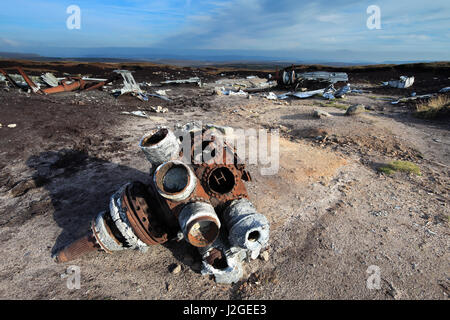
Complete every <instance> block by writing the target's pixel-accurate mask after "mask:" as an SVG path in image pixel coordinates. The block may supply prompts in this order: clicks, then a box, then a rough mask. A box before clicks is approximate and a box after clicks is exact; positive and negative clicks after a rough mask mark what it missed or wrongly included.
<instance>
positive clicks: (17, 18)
mask: <svg viewBox="0 0 450 320" xmlns="http://www.w3.org/2000/svg"><path fill="white" fill-rule="evenodd" d="M1 2H2V3H1V6H0V7H1V11H0V51H11V52H33V53H38V54H41V55H62V56H64V55H70V52H74V53H76V54H78V55H81V54H83V52H86V54H91V55H92V54H94V55H95V54H99V55H102V54H103V55H104V54H107V53H108V50H105V49H103V50H102V49H101V48H111V47H122V48H130V49H129V50H130V52H133V49H132V48H159V49H161V50H166V51H167V52H170V53H172V54H175V55H179V56H180V57H183V56H184V55H187V54H186V53H187V52H191V53H192V52H202V50H204V51H205V52H209V53H208V54H210V52H211V50H213V51H214V53H215V54H219V53H221V52H222V53H228V54H231V53H232V54H233V55H242V56H245V55H251V56H255V55H260V56H271V57H294V56H298V57H299V58H302V57H304V58H314V57H320V58H322V57H323V59H326V58H327V57H329V59H330V60H333V59H335V60H336V59H337V60H358V59H359V60H363V61H380V62H381V61H384V60H389V59H393V60H450V59H449V58H450V53H449V52H450V1H449V0H433V1H423V0H409V1H392V0H390V1H388V0H379V1H353V0H346V1H344V0H334V1H325V0H319V1H302V0H284V1H283V0H282V1H273V0H223V1H221V0H212V1H203V0H198V1H196V0H156V1H153V0H147V1H143V0H129V1H124V0H110V1H106V0H101V1H95V2H94V1H85V0H71V1H65V0H45V1H31V0H29V1H25V0H14V1H5V0H1ZM69 5H78V6H79V7H80V9H81V29H80V30H69V29H67V27H66V20H67V18H68V17H69V14H67V13H66V9H67V7H68V6H69ZM369 5H377V6H379V8H380V10H381V29H380V30H369V29H368V28H367V26H366V21H367V18H368V17H369V14H367V12H366V9H367V7H368V6H369ZM73 49H77V50H73ZM71 50H72V51H71ZM206 50H209V51H206ZM111 52H113V51H111Z"/></svg>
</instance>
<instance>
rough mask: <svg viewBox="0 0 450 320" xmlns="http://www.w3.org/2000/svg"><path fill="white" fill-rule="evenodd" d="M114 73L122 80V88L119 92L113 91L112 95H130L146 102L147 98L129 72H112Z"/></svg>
mask: <svg viewBox="0 0 450 320" xmlns="http://www.w3.org/2000/svg"><path fill="white" fill-rule="evenodd" d="M114 72H115V73H117V74H120V75H121V76H122V78H123V87H122V89H120V90H115V91H113V94H114V95H117V96H121V95H124V94H132V95H134V96H135V97H137V98H138V99H140V100H143V101H147V100H148V98H147V96H146V95H145V93H144V92H143V91H142V90H141V88H140V87H139V85H138V84H137V83H136V80H134V77H133V75H132V74H131V71H128V70H114Z"/></svg>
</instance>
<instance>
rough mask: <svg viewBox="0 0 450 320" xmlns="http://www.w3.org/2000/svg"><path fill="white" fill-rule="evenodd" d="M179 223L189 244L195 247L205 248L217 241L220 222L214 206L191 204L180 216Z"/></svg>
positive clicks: (199, 203)
mask: <svg viewBox="0 0 450 320" xmlns="http://www.w3.org/2000/svg"><path fill="white" fill-rule="evenodd" d="M178 223H179V224H180V227H181V231H182V232H183V235H184V238H185V239H186V241H187V242H189V243H190V244H192V245H193V246H195V247H205V246H207V245H209V244H211V243H213V242H214V240H216V238H217V236H218V235H219V231H220V221H219V218H218V217H217V214H216V212H215V211H214V208H213V206H212V205H210V204H209V203H206V202H191V203H188V204H187V205H186V206H184V207H183V209H182V210H181V212H180V214H179V215H178Z"/></svg>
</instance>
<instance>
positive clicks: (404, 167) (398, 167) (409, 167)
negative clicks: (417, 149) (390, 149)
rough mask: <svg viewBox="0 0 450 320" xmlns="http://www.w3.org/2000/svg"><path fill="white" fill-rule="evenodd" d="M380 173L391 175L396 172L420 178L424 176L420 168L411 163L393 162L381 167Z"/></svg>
mask: <svg viewBox="0 0 450 320" xmlns="http://www.w3.org/2000/svg"><path fill="white" fill-rule="evenodd" d="M378 171H380V172H383V173H385V174H387V175H391V174H393V173H395V172H396V171H401V172H408V173H413V174H415V175H418V176H420V175H422V173H421V172H420V169H419V167H418V166H417V165H416V164H414V163H412V162H409V161H392V162H391V163H388V164H386V165H384V166H381V167H379V168H378Z"/></svg>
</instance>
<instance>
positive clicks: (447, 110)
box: [414, 95, 450, 119]
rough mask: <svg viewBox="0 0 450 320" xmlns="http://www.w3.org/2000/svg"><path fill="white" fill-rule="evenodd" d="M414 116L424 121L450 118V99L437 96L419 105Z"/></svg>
mask: <svg viewBox="0 0 450 320" xmlns="http://www.w3.org/2000/svg"><path fill="white" fill-rule="evenodd" d="M414 115H415V116H416V117H418V118H422V119H437V118H440V117H444V116H447V117H448V116H450V98H449V97H448V96H444V95H442V96H437V97H435V98H432V99H430V100H428V101H427V102H422V103H418V104H417V105H416V112H415V113H414Z"/></svg>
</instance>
